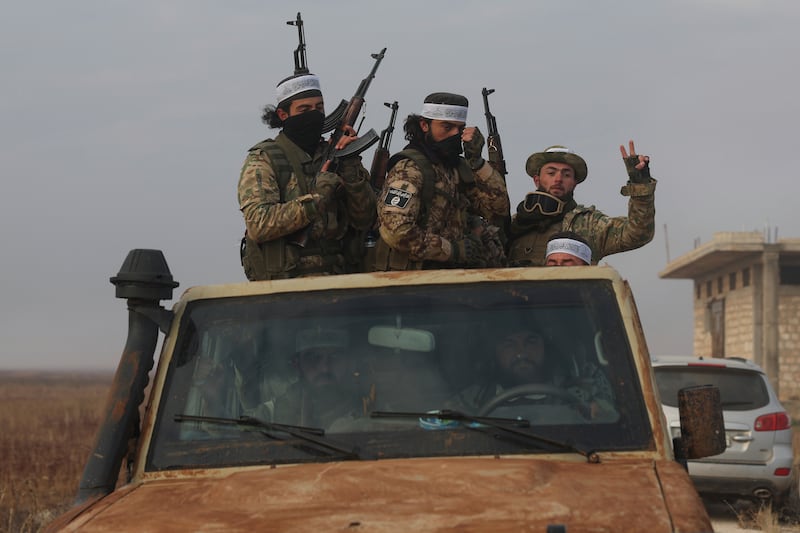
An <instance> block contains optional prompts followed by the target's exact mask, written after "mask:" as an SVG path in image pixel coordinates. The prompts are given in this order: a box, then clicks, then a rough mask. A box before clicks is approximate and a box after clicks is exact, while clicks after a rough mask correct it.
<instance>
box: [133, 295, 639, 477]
mask: <svg viewBox="0 0 800 533" xmlns="http://www.w3.org/2000/svg"><path fill="white" fill-rule="evenodd" d="M628 335H629V333H627V332H626V331H625V330H624V325H623V321H622V317H621V313H620V311H619V308H618V305H617V301H616V298H615V295H614V291H613V289H612V286H611V282H610V281H606V280H571V281H509V282H504V283H500V282H496V281H494V282H487V283H483V284H475V283H471V284H464V285H451V284H443V285H418V286H404V287H386V288H365V289H353V288H348V289H346V290H345V289H336V290H325V291H311V292H301V293H286V294H268V295H260V296H247V297H236V298H220V299H207V300H195V301H191V302H189V303H188V304H187V305H186V308H185V310H184V312H183V314H182V315H181V322H180V333H179V335H178V338H177V339H176V343H175V348H174V352H173V353H172V356H171V359H170V362H169V370H168V373H167V377H166V380H165V384H164V389H163V393H162V395H161V399H160V405H159V409H158V418H157V421H156V424H155V427H154V436H153V440H152V444H151V446H150V449H149V452H148V461H147V469H148V470H164V469H174V468H193V467H200V468H213V467H217V466H219V467H222V466H231V465H252V464H281V463H300V462H309V461H328V460H334V459H335V460H340V459H341V457H340V455H341V454H339V455H336V454H331V453H329V452H327V451H325V452H323V451H320V449H321V448H320V446H319V445H316V444H315V445H314V446H310V445H309V442H308V439H305V438H296V437H305V436H306V435H307V434H308V433H309V432H311V434H313V435H315V437H314V439H316V440H318V441H320V442H324V443H326V444H325V445H326V446H328V447H329V448H330V447H333V448H334V449H342V450H357V453H353V454H351V455H348V457H352V458H353V460H360V459H384V458H396V457H443V456H452V455H498V454H530V453H543V452H547V453H554V450H555V452H556V453H570V451H569V450H570V449H577V450H595V451H603V450H631V449H649V448H651V447H652V446H653V443H652V439H653V436H652V434H651V431H650V426H649V423H648V421H647V414H646V410H645V406H644V404H643V402H642V393H641V391H640V389H639V382H638V379H637V378H636V375H637V374H636V369H635V367H634V362H633V358H632V355H631V347H630V345H629V344H628V341H627V339H628ZM448 412H449V413H454V412H457V413H462V414H464V415H469V416H466V417H461V419H453V418H447V417H446V416H444V415H442V416H441V418H440V417H437V416H436V414H437V413H438V414H440V415H441V414H442V413H448ZM392 413H393V414H394V415H392ZM409 413H410V414H411V415H412V416H408V414H409ZM420 415H426V416H420ZM474 417H487V418H488V417H492V418H497V419H503V420H508V421H509V423H511V422H512V421H514V420H518V421H521V423H520V424H517V425H516V426H517V427H515V429H514V431H513V432H510V431H505V432H504V431H501V430H498V428H496V427H495V428H493V427H492V426H491V425H486V424H481V423H477V422H474V421H473V420H474ZM219 419H223V420H227V421H235V420H237V419H243V420H245V421H248V420H253V419H254V420H257V421H259V422H258V423H249V422H248V423H219V422H218V420H219ZM215 420H217V421H215ZM261 422H263V423H265V424H262V423H261ZM270 424H271V425H270ZM275 427H282V428H285V427H289V428H292V427H296V428H301V429H298V430H297V431H302V432H303V433H302V434H300V433H298V434H296V435H293V432H292V431H289V432H283V433H281V435H280V438H277V437H275V432H274V431H269V430H268V429H270V428H273V429H274V428H275ZM265 428H267V429H265ZM501 429H502V428H501ZM524 432H530V433H531V435H532V436H535V437H537V438H530V439H529V438H524V437H525V436H524V435H521V433H524ZM295 433H297V432H295ZM547 443H550V444H547ZM552 443H558V444H563V445H558V446H553V445H552Z"/></svg>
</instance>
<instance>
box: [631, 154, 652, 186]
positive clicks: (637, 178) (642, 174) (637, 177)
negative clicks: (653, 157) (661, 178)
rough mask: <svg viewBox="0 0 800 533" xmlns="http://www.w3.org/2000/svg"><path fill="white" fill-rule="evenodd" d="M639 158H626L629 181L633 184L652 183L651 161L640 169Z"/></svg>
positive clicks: (636, 156) (635, 156) (633, 156)
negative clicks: (637, 166)
mask: <svg viewBox="0 0 800 533" xmlns="http://www.w3.org/2000/svg"><path fill="white" fill-rule="evenodd" d="M638 164H639V156H638V155H631V156H628V157H626V158H625V170H627V171H628V179H629V180H631V183H650V181H651V178H650V161H647V162H646V163H645V164H644V168H642V169H638V168H636V165H638Z"/></svg>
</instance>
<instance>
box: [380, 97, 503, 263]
mask: <svg viewBox="0 0 800 533" xmlns="http://www.w3.org/2000/svg"><path fill="white" fill-rule="evenodd" d="M468 105H469V102H468V100H467V98H465V97H464V96H461V95H459V94H453V93H444V92H441V93H433V94H430V95H429V96H428V97H427V98H425V102H424V103H423V105H422V112H421V113H420V114H419V115H414V114H412V115H409V116H408V118H407V119H406V121H405V125H404V130H405V132H406V139H407V140H408V141H409V143H408V145H407V146H406V147H405V149H403V151H401V152H399V153H397V154H395V155H394V156H392V158H391V160H390V162H389V168H390V170H389V172H388V175H387V176H386V181H385V183H384V186H383V189H382V191H381V193H380V195H379V200H378V219H379V223H380V227H379V231H380V237H381V240H380V241H379V242H378V244H377V248H376V254H375V255H376V264H375V268H376V270H420V269H433V268H448V267H468V268H475V267H487V266H489V267H491V266H503V265H505V252H504V250H503V244H502V241H501V238H500V232H499V228H498V226H500V225H502V224H503V220H504V217H506V216H507V215H508V210H509V200H508V191H507V189H506V185H505V180H504V179H503V176H502V175H501V174H499V173H498V172H497V170H495V169H494V168H492V166H491V165H489V164H488V163H487V162H486V161H485V160H484V159H483V157H481V152H482V150H483V145H484V139H483V135H481V133H480V131H479V130H478V128H476V127H466V122H467V108H468ZM462 143H463V146H462ZM462 151H463V152H464V157H462V156H461V153H462Z"/></svg>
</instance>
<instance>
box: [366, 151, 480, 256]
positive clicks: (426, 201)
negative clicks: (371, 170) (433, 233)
mask: <svg viewBox="0 0 800 533" xmlns="http://www.w3.org/2000/svg"><path fill="white" fill-rule="evenodd" d="M403 159H411V160H412V161H413V162H414V163H416V165H417V166H418V167H419V169H420V172H421V173H422V190H421V191H420V197H421V199H422V202H421V203H420V210H419V216H418V218H417V225H418V226H419V227H420V228H427V227H428V215H429V214H430V210H431V206H432V205H433V196H434V194H442V195H443V194H444V193H443V192H442V191H440V190H439V189H437V188H436V171H435V170H434V169H433V163H431V161H430V159H428V158H427V157H426V156H425V154H423V153H422V152H420V151H419V150H417V149H415V148H406V149H405V150H403V151H401V152H398V153H396V154H395V155H393V156H392V157H391V158H390V159H389V164H388V165H387V169H388V170H391V169H392V167H394V165H396V164H397V163H398V162H399V161H401V160H403ZM388 170H387V172H388ZM458 178H459V179H458V191H459V193H460V194H466V192H467V190H469V189H470V188H471V187H474V186H475V175H474V174H473V173H472V169H471V168H470V167H469V165H468V164H467V161H466V160H465V159H464V158H459V162H458ZM450 200H451V201H454V200H455V199H454V198H451V199H450ZM429 268H442V264H441V263H439V262H431V261H412V260H411V258H410V257H409V255H408V252H401V251H399V250H395V249H393V248H391V247H389V245H388V244H386V243H385V242H384V240H383V239H381V238H378V242H377V243H376V246H375V270H423V269H429Z"/></svg>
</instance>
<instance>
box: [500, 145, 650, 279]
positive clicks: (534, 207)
mask: <svg viewBox="0 0 800 533" xmlns="http://www.w3.org/2000/svg"><path fill="white" fill-rule="evenodd" d="M629 148H630V155H628V152H627V151H626V150H625V147H624V146H620V152H621V154H622V159H623V160H624V161H625V167H626V169H627V171H628V178H629V181H628V183H627V184H626V185H625V186H624V187H622V190H621V191H620V192H621V194H622V195H624V196H629V197H630V200H629V201H628V216H627V217H609V216H606V215H605V214H603V213H602V212H600V211H598V210H597V209H595V207H594V206H590V207H585V206H583V205H579V204H578V203H577V202H576V201H575V199H574V198H573V192H574V190H575V187H576V186H577V185H578V184H579V183H581V182H583V181H584V180H585V179H586V176H587V174H588V171H587V167H586V161H584V160H583V158H582V157H580V156H579V155H577V154H576V153H574V152H573V151H572V150H570V149H569V148H566V147H564V146H551V147H549V148H547V149H546V150H544V151H543V152H537V153H534V154H532V155H531V156H530V157H529V158H528V161H527V163H526V165H525V170H526V171H527V173H528V175H530V176H531V177H532V178H533V182H534V183H535V184H536V191H535V192H532V193H530V194H528V195H527V196H525V199H524V200H523V201H522V202H521V203H520V204H519V206H517V212H516V214H515V215H514V217H513V219H512V222H511V229H510V233H509V243H510V244H509V254H508V255H509V262H510V264H511V265H513V266H542V265H544V264H545V250H546V246H547V242H548V239H549V238H550V237H551V236H552V235H553V234H554V233H557V232H559V231H565V230H568V231H572V232H575V233H576V234H577V235H579V236H580V237H582V238H583V239H585V240H586V241H587V242H588V244H589V248H590V249H591V250H592V264H594V265H596V264H597V262H598V261H600V259H602V258H603V257H605V256H607V255H611V254H615V253H619V252H624V251H627V250H633V249H635V248H639V247H641V246H644V245H645V244H647V243H648V242H650V241H651V240H652V239H653V234H654V233H655V212H656V211H655V199H654V198H655V197H654V194H655V189H656V180H654V179H653V178H651V177H650V167H649V164H650V157H648V156H646V155H637V154H636V148H635V147H634V144H633V141H630V145H629Z"/></svg>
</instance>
